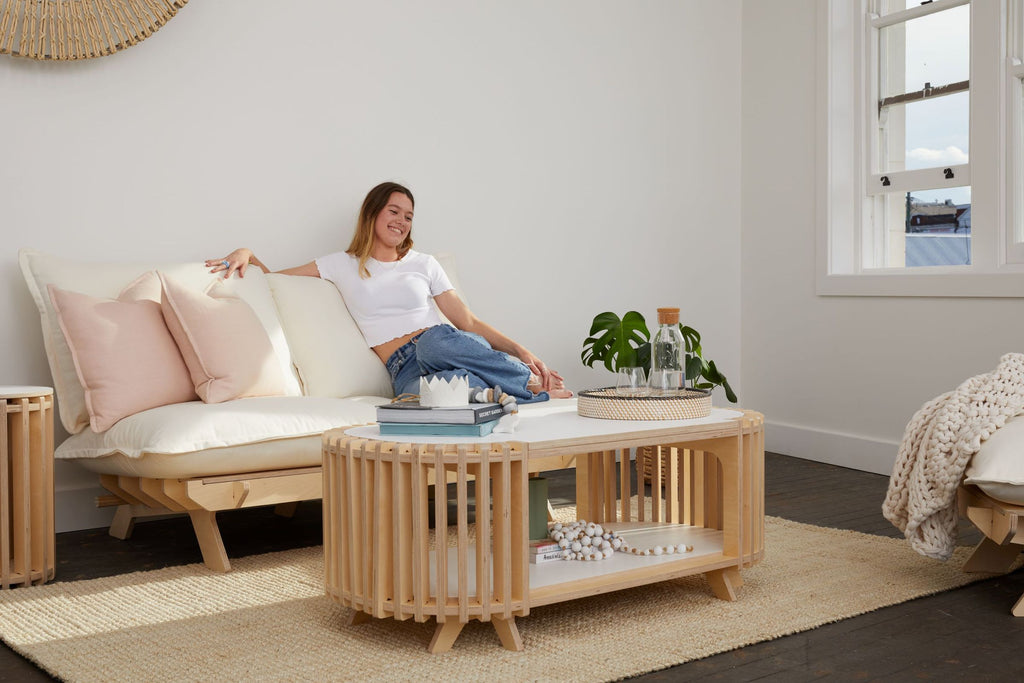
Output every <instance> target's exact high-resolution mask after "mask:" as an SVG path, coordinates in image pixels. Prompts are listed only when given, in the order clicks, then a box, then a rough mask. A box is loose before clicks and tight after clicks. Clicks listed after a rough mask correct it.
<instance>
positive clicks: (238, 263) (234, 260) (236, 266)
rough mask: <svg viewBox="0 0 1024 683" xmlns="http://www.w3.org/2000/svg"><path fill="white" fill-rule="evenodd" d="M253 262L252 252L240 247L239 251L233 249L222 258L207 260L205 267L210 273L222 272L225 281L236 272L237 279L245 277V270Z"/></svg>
mask: <svg viewBox="0 0 1024 683" xmlns="http://www.w3.org/2000/svg"><path fill="white" fill-rule="evenodd" d="M253 260H254V257H253V253H252V250H251V249H246V248H245V247H242V248H241V249H235V250H234V251H233V252H231V253H230V254H228V255H227V256H225V257H224V258H219V259H217V258H214V259H207V261H206V267H207V268H209V269H210V272H211V273H220V272H223V273H224V279H225V280H227V279H228V278H230V277H231V275H232V274H233V273H234V272H235V271H236V270H237V271H238V277H245V269H246V268H248V267H249V264H250V263H251V262H253Z"/></svg>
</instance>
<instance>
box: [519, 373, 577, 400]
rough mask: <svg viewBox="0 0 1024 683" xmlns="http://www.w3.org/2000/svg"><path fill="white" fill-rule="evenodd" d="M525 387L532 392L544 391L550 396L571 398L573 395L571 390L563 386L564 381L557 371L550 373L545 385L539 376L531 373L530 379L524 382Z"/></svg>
mask: <svg viewBox="0 0 1024 683" xmlns="http://www.w3.org/2000/svg"><path fill="white" fill-rule="evenodd" d="M526 388H527V389H529V390H530V391H532V392H533V393H534V394H539V393H540V392H542V391H546V392H548V396H550V397H551V398H572V395H573V394H572V392H571V391H569V390H568V389H566V388H565V382H564V381H562V378H561V376H559V375H558V374H557V373H552V374H551V380H550V381H549V382H548V386H547V387H545V386H544V384H543V381H542V380H541V378H540V377H538V376H537V375H534V374H531V375H530V381H529V382H527V383H526Z"/></svg>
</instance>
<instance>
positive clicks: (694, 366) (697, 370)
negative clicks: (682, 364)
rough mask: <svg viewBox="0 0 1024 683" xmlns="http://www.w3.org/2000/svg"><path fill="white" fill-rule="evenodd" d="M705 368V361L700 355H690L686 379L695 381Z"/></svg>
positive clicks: (687, 361) (687, 362) (687, 360)
mask: <svg viewBox="0 0 1024 683" xmlns="http://www.w3.org/2000/svg"><path fill="white" fill-rule="evenodd" d="M703 370H704V361H703V360H702V359H701V357H700V356H689V357H687V359H686V379H687V381H693V380H695V379H697V378H698V377H700V376H701V373H702V372H703Z"/></svg>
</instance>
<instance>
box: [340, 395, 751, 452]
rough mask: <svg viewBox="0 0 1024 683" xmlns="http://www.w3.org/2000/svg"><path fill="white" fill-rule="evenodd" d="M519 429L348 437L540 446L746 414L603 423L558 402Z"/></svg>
mask: <svg viewBox="0 0 1024 683" xmlns="http://www.w3.org/2000/svg"><path fill="white" fill-rule="evenodd" d="M519 415H520V421H519V427H518V428H517V429H516V431H515V432H511V433H493V432H492V433H491V434H489V435H487V436H469V437H453V436H424V435H419V434H418V435H415V436H393V435H387V436H381V435H380V430H379V429H378V427H377V425H375V424H374V425H364V426H361V427H352V428H350V429H346V430H345V434H347V435H348V436H353V437H356V438H362V439H377V440H382V441H389V442H392V443H423V444H435V443H460V442H466V443H504V442H520V443H529V444H540V443H548V442H561V441H579V440H590V439H596V440H599V439H607V438H609V437H611V438H613V439H614V438H615V437H616V436H621V435H628V434H636V433H644V432H650V433H652V434H654V433H664V432H675V433H683V432H685V431H687V430H690V429H691V428H692V429H693V431H700V429H699V428H700V427H703V426H710V425H724V424H727V423H729V422H732V421H733V420H735V419H736V418H738V417H741V416H742V415H743V413H742V411H739V410H729V409H726V408H712V409H711V414H710V415H708V416H706V417H701V418H696V419H692V420H604V419H598V418H592V417H581V416H580V415H579V414H577V412H576V402H575V401H558V402H554V403H552V404H551V405H543V404H536V405H535V406H530V408H529V409H527V410H522V411H521V412H520V413H519Z"/></svg>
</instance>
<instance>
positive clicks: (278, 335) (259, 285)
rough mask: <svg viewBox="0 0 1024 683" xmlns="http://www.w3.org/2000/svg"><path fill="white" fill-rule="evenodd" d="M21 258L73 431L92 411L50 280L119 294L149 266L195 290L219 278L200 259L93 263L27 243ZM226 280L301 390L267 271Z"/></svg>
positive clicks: (294, 392)
mask: <svg viewBox="0 0 1024 683" xmlns="http://www.w3.org/2000/svg"><path fill="white" fill-rule="evenodd" d="M18 258H19V261H20V263H21V270H22V273H23V274H24V276H25V281H26V283H27V284H28V288H29V291H30V292H31V294H32V298H33V299H34V300H35V303H36V307H37V308H38V309H39V315H40V318H41V320H42V330H43V345H44V347H45V349H46V357H47V360H48V361H49V363H50V372H51V374H52V375H53V382H54V389H55V391H56V394H57V399H58V400H57V403H58V407H59V409H60V418H61V423H62V424H63V425H64V428H65V429H67V430H68V432H70V433H72V434H76V433H78V432H80V431H82V430H83V429H84V428H85V427H87V426H88V425H89V412H88V411H87V410H86V405H85V392H84V390H83V389H82V385H81V384H80V383H79V381H78V376H77V374H76V372H75V365H74V362H73V361H72V358H71V351H70V349H69V348H68V345H67V341H66V340H65V339H64V335H63V334H62V333H61V331H60V327H59V325H58V323H57V316H56V313H55V312H54V310H53V304H52V303H51V302H50V298H49V297H48V296H47V293H46V286H47V285H49V284H53V285H55V286H57V287H60V288H61V289H66V290H69V291H72V292H80V293H82V294H88V295H90V296H95V297H104V298H110V299H113V298H116V297H117V295H118V293H120V292H121V290H123V289H124V288H125V286H126V285H128V284H129V283H131V282H132V281H133V280H135V279H136V278H138V277H139V276H140V275H141V274H143V273H145V272H146V271H149V270H158V269H159V270H161V271H163V272H164V273H167V274H169V275H170V276H172V277H174V278H175V279H176V280H179V281H181V282H183V283H185V284H186V285H187V286H188V287H189V288H190V289H194V290H195V291H204V290H205V289H206V288H207V287H208V286H209V285H210V283H211V282H213V281H214V280H215V279H216V278H217V276H216V275H213V274H211V273H210V272H209V270H208V269H207V268H206V267H205V266H204V265H203V264H202V263H200V262H196V263H185V264H181V263H179V264H169V265H163V264H152V263H150V264H124V263H115V264H109V263H91V262H82V261H75V260H71V259H64V258H60V257H57V256H51V255H48V254H43V253H41V252H38V251H35V250H33V249H22V250H21V251H20V252H19V254H18ZM226 284H227V285H228V287H229V291H231V292H233V293H234V294H235V295H236V296H238V297H239V298H241V299H243V300H245V301H246V302H247V303H248V304H249V305H250V306H252V308H253V310H254V311H256V315H257V316H258V317H259V319H260V322H261V323H262V324H263V327H264V329H266V331H267V335H268V336H269V337H270V341H271V344H272V345H273V347H274V352H275V355H276V356H277V359H278V362H279V364H280V365H281V368H282V370H283V372H284V374H285V381H286V393H287V394H288V395H290V396H298V395H300V394H301V393H302V390H301V388H300V387H299V381H298V377H297V376H296V374H295V370H294V368H293V367H292V363H291V352H290V350H289V349H288V342H287V340H286V339H285V335H284V330H283V329H282V327H281V321H280V319H279V318H278V315H277V309H276V307H275V306H274V300H273V296H272V295H271V293H270V288H269V286H268V285H267V281H266V278H265V277H264V276H263V273H261V272H259V271H258V270H257V269H255V268H253V269H250V270H249V271H248V272H247V273H246V276H245V278H244V279H241V280H240V279H238V278H232V279H231V280H230V281H228V282H227V283H226Z"/></svg>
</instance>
